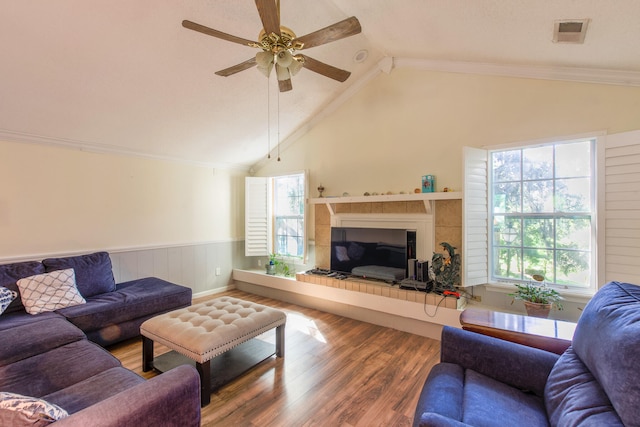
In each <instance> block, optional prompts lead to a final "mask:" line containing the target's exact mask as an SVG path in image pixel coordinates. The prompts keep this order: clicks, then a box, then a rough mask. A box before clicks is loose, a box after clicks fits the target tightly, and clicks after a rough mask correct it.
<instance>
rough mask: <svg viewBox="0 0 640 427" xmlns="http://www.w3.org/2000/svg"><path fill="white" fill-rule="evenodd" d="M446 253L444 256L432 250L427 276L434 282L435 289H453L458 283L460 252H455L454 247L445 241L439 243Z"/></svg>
mask: <svg viewBox="0 0 640 427" xmlns="http://www.w3.org/2000/svg"><path fill="white" fill-rule="evenodd" d="M440 246H442V247H443V248H444V249H445V250H446V251H447V253H448V255H449V256H448V257H445V256H444V255H443V254H441V253H437V252H434V253H433V257H432V258H431V267H429V278H430V279H431V280H432V281H434V282H435V288H434V290H436V291H455V287H456V286H459V285H460V254H457V253H455V252H456V251H455V249H456V248H455V247H453V246H451V245H450V244H449V243H447V242H442V243H440Z"/></svg>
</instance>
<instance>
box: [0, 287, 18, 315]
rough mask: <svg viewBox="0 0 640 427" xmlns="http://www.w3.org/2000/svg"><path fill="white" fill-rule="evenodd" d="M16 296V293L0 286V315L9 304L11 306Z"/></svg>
mask: <svg viewBox="0 0 640 427" xmlns="http://www.w3.org/2000/svg"><path fill="white" fill-rule="evenodd" d="M17 296H18V293H17V292H16V291H12V290H11V289H9V288H5V287H4V286H0V314H2V313H4V311H5V310H6V309H7V308H8V307H9V304H11V302H12V301H13V300H14V299H16V298H17Z"/></svg>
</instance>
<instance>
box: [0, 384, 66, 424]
mask: <svg viewBox="0 0 640 427" xmlns="http://www.w3.org/2000/svg"><path fill="white" fill-rule="evenodd" d="M68 415H69V414H68V413H67V411H65V410H64V409H62V408H61V407H59V406H57V405H54V404H52V403H49V402H47V401H45V400H43V399H38V398H35V397H30V396H23V395H21V394H16V393H8V392H2V391H0V425H2V426H12V427H20V426H46V425H49V424H51V423H53V422H55V421H58V420H60V419H62V418H65V417H67V416H68Z"/></svg>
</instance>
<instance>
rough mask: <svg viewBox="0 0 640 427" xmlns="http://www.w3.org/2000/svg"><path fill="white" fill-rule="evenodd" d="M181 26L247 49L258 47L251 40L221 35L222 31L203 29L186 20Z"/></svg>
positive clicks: (202, 26)
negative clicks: (241, 45)
mask: <svg viewBox="0 0 640 427" xmlns="http://www.w3.org/2000/svg"><path fill="white" fill-rule="evenodd" d="M182 26H183V27H185V28H188V29H190V30H193V31H197V32H199V33H202V34H206V35H208V36H213V37H217V38H219V39H222V40H226V41H228V42H232V43H239V44H243V45H245V46H249V47H258V44H257V43H256V42H255V41H253V40H248V39H243V38H242V37H236V36H232V35H231V34H227V33H223V32H222V31H218V30H214V29H213V28H209V27H205V26H204V25H200V24H196V23H195V22H192V21H188V20H186V19H185V20H184V21H182Z"/></svg>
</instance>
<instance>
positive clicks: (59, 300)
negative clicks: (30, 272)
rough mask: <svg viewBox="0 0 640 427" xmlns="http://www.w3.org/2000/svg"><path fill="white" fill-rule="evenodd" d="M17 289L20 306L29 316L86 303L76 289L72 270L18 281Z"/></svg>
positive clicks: (37, 275)
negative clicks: (20, 301) (18, 290)
mask: <svg viewBox="0 0 640 427" xmlns="http://www.w3.org/2000/svg"><path fill="white" fill-rule="evenodd" d="M18 289H20V297H21V298H22V305H24V308H25V310H26V311H27V313H29V314H38V313H44V312H46V311H54V310H58V309H60V308H65V307H71V306H74V305H78V304H84V303H85V302H86V301H85V299H84V298H83V297H82V295H80V292H78V288H77V287H76V276H75V273H74V271H73V268H68V269H66V270H57V271H52V272H50V273H44V274H36V275H35V276H30V277H26V278H24V279H20V280H18Z"/></svg>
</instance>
